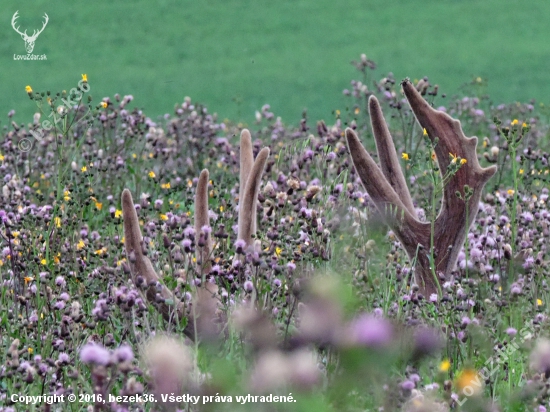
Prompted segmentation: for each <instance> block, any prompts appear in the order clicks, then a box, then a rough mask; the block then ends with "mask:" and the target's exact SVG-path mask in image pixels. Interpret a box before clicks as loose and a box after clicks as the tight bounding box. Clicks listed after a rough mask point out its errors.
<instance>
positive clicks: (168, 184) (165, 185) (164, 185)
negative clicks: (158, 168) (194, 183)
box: [160, 182, 170, 189]
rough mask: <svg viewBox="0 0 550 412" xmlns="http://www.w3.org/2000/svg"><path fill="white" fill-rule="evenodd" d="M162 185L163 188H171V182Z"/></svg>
mask: <svg viewBox="0 0 550 412" xmlns="http://www.w3.org/2000/svg"><path fill="white" fill-rule="evenodd" d="M160 187H161V188H163V189H170V182H168V183H162V184H161V185H160Z"/></svg>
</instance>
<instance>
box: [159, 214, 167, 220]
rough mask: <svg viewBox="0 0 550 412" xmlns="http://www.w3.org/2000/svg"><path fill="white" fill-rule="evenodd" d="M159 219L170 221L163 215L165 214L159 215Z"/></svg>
mask: <svg viewBox="0 0 550 412" xmlns="http://www.w3.org/2000/svg"><path fill="white" fill-rule="evenodd" d="M159 217H160V220H168V216H166V215H165V214H163V213H161V214H160V215H159Z"/></svg>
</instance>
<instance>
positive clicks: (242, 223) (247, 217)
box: [237, 147, 269, 246]
mask: <svg viewBox="0 0 550 412" xmlns="http://www.w3.org/2000/svg"><path fill="white" fill-rule="evenodd" d="M268 156H269V148H268V147H264V148H263V149H262V150H260V153H258V156H257V157H256V160H255V161H254V164H253V165H252V169H251V170H250V174H249V176H248V179H247V181H246V186H245V190H244V192H243V198H242V200H239V203H240V205H239V230H238V235H237V238H238V239H242V240H244V242H245V243H246V245H247V246H251V244H252V242H253V239H252V236H253V235H254V234H256V228H255V224H254V223H253V218H254V217H255V215H256V214H255V213H254V210H255V209H256V203H257V200H258V192H259V190H260V183H261V181H262V174H263V171H264V167H265V164H266V162H267V158H268Z"/></svg>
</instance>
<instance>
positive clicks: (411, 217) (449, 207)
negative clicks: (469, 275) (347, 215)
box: [346, 80, 496, 295]
mask: <svg viewBox="0 0 550 412" xmlns="http://www.w3.org/2000/svg"><path fill="white" fill-rule="evenodd" d="M401 86H402V88H403V92H404V93H405V97H406V98H407V100H408V102H409V104H410V106H411V109H412V111H413V113H414V115H415V116H416V119H417V120H418V122H419V123H420V126H421V127H422V128H424V129H426V132H427V133H428V136H429V138H430V140H431V141H432V142H433V143H434V145H435V153H436V155H437V159H438V163H439V169H440V172H441V175H442V176H445V175H446V172H447V170H448V168H449V166H450V164H451V162H453V161H454V162H456V159H457V158H460V159H465V162H463V164H461V165H460V168H459V169H458V170H457V171H456V173H455V174H454V175H453V176H452V177H451V179H450V180H449V181H448V182H447V183H446V184H445V186H444V188H443V202H442V205H441V210H440V212H439V215H438V216H437V218H436V220H435V224H434V233H433V239H434V242H433V249H434V250H433V257H434V264H435V267H434V268H432V264H431V263H430V261H431V259H430V256H431V251H430V246H431V235H432V233H431V230H432V229H431V224H430V223H426V222H421V221H420V220H419V219H418V216H417V214H416V211H415V209H414V206H413V202H412V198H411V195H410V193H409V191H408V189H407V186H406V182H405V177H404V176H403V172H402V170H401V168H400V167H399V160H398V157H397V154H396V151H395V146H394V144H393V141H392V138H391V136H390V133H389V130H388V126H387V124H386V121H385V120H384V117H383V114H382V110H381V108H380V104H379V103H378V100H377V99H376V97H374V96H371V97H370V99H369V112H370V115H371V123H372V129H373V134H374V137H375V140H376V148H377V151H378V157H379V159H380V167H378V165H377V164H376V163H375V161H374V160H373V159H372V157H371V156H370V155H369V154H368V152H367V151H366V150H365V149H364V147H363V146H362V145H361V142H360V141H359V138H358V137H357V134H356V133H355V132H354V131H353V130H352V129H350V128H348V129H346V139H347V142H348V149H349V151H350V154H351V157H352V160H353V164H354V166H355V169H356V170H357V174H358V175H359V177H360V179H361V182H362V183H363V185H364V186H365V189H366V190H367V192H368V193H369V196H370V197H371V199H372V200H373V202H374V204H375V206H376V208H377V209H378V210H379V211H380V213H381V214H382V215H383V216H384V219H385V220H386V223H387V224H388V225H389V226H390V227H391V229H392V230H393V231H394V233H395V235H396V236H397V238H398V239H399V241H400V242H401V244H402V245H403V247H404V249H405V251H406V252H407V255H408V256H409V259H411V261H413V262H416V267H415V274H416V282H417V283H418V285H419V286H420V290H421V292H422V293H423V294H425V295H430V294H432V293H437V291H438V282H439V279H438V275H439V274H440V273H443V274H448V273H449V272H451V271H452V270H453V269H454V267H455V265H456V261H457V259H458V253H459V252H460V249H461V247H462V245H463V244H464V240H465V238H466V230H467V229H469V228H470V226H471V225H472V223H473V221H474V218H475V216H476V214H477V210H478V204H479V200H480V198H481V193H482V191H483V186H484V185H485V183H487V181H488V180H489V179H490V178H491V177H492V176H493V175H494V174H495V172H496V166H491V167H489V168H482V167H481V166H480V165H479V162H478V160H477V153H476V146H477V137H470V138H468V137H466V136H465V135H464V132H463V131H462V127H461V126H460V122H459V121H458V120H455V119H453V118H452V117H450V116H449V115H448V114H447V113H444V112H441V111H438V110H435V109H434V108H432V107H431V106H430V105H429V104H428V103H427V102H426V101H425V100H424V99H423V98H422V96H421V95H420V93H419V92H418V91H417V90H416V88H415V87H414V86H413V85H412V84H411V82H410V81H409V80H405V81H403V82H402V83H401ZM436 140H437V142H436ZM451 155H452V156H451ZM453 159H454V160H453ZM467 188H469V189H467ZM466 189H467V190H468V192H469V193H470V195H469V196H466V195H465V190H466ZM457 192H459V193H460V194H461V198H459V197H458V196H457ZM466 199H467V200H466ZM419 246H422V247H419ZM432 269H433V270H432ZM434 274H435V276H434Z"/></svg>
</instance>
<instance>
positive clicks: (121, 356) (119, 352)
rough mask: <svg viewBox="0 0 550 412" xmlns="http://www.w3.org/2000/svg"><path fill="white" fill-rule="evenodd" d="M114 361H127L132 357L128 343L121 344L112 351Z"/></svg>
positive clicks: (132, 353)
mask: <svg viewBox="0 0 550 412" xmlns="http://www.w3.org/2000/svg"><path fill="white" fill-rule="evenodd" d="M113 359H114V360H115V362H129V361H131V360H132V359H134V352H133V351H132V348H131V347H130V346H129V345H121V346H120V347H118V348H117V349H115V351H114V352H113Z"/></svg>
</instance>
